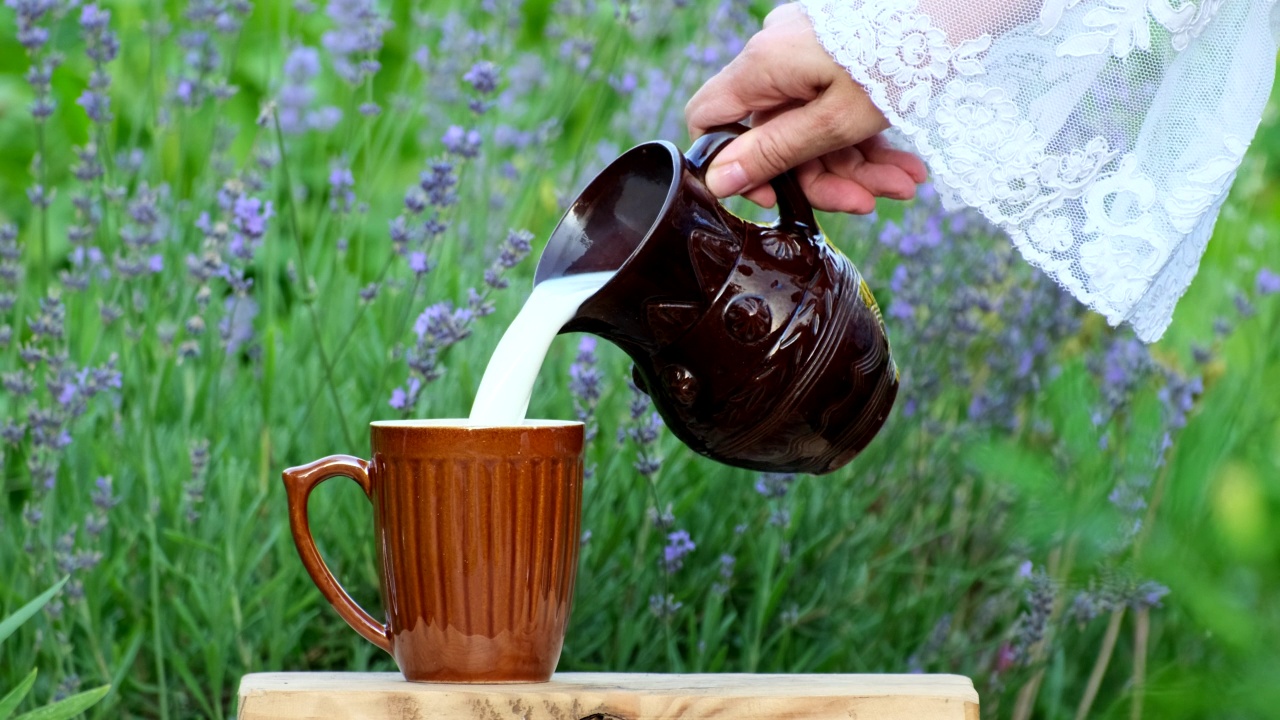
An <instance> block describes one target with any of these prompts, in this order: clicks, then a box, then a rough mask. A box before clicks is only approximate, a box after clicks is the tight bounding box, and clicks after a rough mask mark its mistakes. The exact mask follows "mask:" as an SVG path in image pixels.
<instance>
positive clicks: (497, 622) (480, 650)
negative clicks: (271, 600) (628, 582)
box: [284, 420, 583, 683]
mask: <svg viewBox="0 0 1280 720" xmlns="http://www.w3.org/2000/svg"><path fill="white" fill-rule="evenodd" d="M370 434H371V436H372V446H373V460H372V462H367V461H365V460H361V459H359V458H355V457H352V456H350V455H332V456H329V457H326V458H323V459H320V460H317V461H315V462H313V463H311V464H309V465H302V466H300V467H295V468H289V469H288V470H285V471H284V484H285V488H286V489H287V490H288V495H289V523H290V526H291V528H292V530H293V540H294V542H295V543H296V544H297V546H298V553H299V554H300V555H301V556H302V563H303V565H305V566H306V568H307V572H308V573H310V574H311V579H312V580H314V581H315V583H316V586H317V587H319V588H320V592H322V593H323V594H324V596H325V598H326V599H327V600H328V601H329V603H330V604H331V605H333V607H334V609H335V610H337V611H338V614H339V615H341V616H342V618H343V619H344V620H346V621H347V623H348V624H350V625H351V627H352V628H354V629H355V630H356V632H358V633H360V634H361V635H363V636H364V637H365V638H366V639H367V640H369V641H370V642H372V643H373V644H374V645H377V646H378V647H380V648H382V649H383V650H386V651H387V652H388V653H390V654H391V655H392V657H394V658H395V660H396V664H397V665H398V666H399V667H400V671H401V672H402V673H404V676H405V678H406V679H408V680H412V681H417V682H477V683H504V682H545V681H547V680H549V679H550V678H551V674H552V672H554V671H555V667H556V663H557V662H558V661H559V659H560V649H561V646H562V645H563V642H564V633H565V627H566V625H567V624H568V621H569V607H570V603H571V601H572V599H573V583H574V578H575V576H576V574H577V567H578V546H579V534H580V528H581V510H582V438H583V435H582V424H581V423H577V422H558V421H546V420H529V421H526V422H525V423H524V424H523V425H519V426H505V427H494V426H476V425H472V424H470V423H468V421H466V420H412V421H400V422H394V421H391V422H375V423H372V425H371V429H370ZM338 476H341V477H349V478H351V479H352V480H355V481H356V482H357V483H359V484H360V487H361V488H362V489H363V490H364V493H365V495H367V496H368V497H369V500H370V501H371V502H372V503H373V520H374V534H375V536H376V538H375V539H376V543H377V553H378V561H379V566H380V570H381V576H380V580H381V586H382V587H381V590H382V604H383V607H384V608H385V612H386V623H385V624H383V623H381V622H378V621H377V620H375V619H374V618H373V616H371V615H370V614H369V613H368V612H366V611H365V610H364V609H362V608H361V607H360V606H359V605H357V604H356V603H355V601H354V600H352V599H351V596H349V595H348V594H347V593H346V591H345V590H343V589H342V586H341V585H339V584H338V581H337V580H336V579H335V578H334V576H333V573H331V572H330V571H329V568H328V567H326V566H325V563H324V560H322V559H321V558H320V554H319V552H317V550H316V544H315V540H314V539H313V538H312V536H311V527H310V523H309V521H308V518H307V498H308V497H309V496H310V495H311V491H312V490H313V489H315V487H316V486H317V485H319V484H320V483H322V482H324V481H325V480H327V479H329V478H331V477H338Z"/></svg>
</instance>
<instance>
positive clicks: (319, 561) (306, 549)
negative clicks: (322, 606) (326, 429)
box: [284, 455, 391, 653]
mask: <svg viewBox="0 0 1280 720" xmlns="http://www.w3.org/2000/svg"><path fill="white" fill-rule="evenodd" d="M339 476H341V477H348V478H351V479H352V480H355V481H356V482H357V483H359V485H360V488H361V489H362V490H364V494H365V497H369V498H371V497H372V486H371V485H370V483H369V463H368V461H365V460H361V459H360V458H357V457H352V456H350V455H330V456H329V457H326V458H321V459H319V460H316V461H315V462H313V463H309V464H307V465H299V466H298V467H292V468H289V469H288V470H285V471H284V487H285V490H286V491H287V492H288V496H289V528H290V529H291V530H292V531H293V542H294V544H295V545H297V546H298V554H299V555H301V556H302V564H303V566H305V567H306V568H307V573H308V574H309V575H311V580H312V581H313V582H315V584H316V587H318V588H320V592H321V593H322V594H323V595H324V597H325V599H326V600H328V601H329V604H330V605H332V606H333V609H334V610H337V611H338V614H339V615H341V616H342V619H343V620H346V621H347V624H348V625H350V626H351V628H352V629H353V630H355V631H356V632H358V633H360V634H361V635H362V636H364V639H366V640H368V641H369V642H371V643H373V644H374V645H377V646H378V647H380V648H382V649H383V650H386V651H387V652H388V653H390V652H391V635H390V633H389V632H388V631H387V626H386V625H383V624H382V623H380V622H378V621H377V620H374V619H373V616H372V615H370V614H369V613H367V612H365V610H364V608H362V607H360V606H359V605H357V604H356V601H355V600H352V599H351V596H350V595H348V594H347V591H346V590H343V589H342V585H340V584H339V583H338V580H337V578H335V577H334V576H333V572H331V571H330V570H329V566H328V565H325V562H324V559H323V558H321V557H320V552H319V551H318V550H317V549H316V541H315V538H313V537H311V520H310V518H309V516H308V515H307V499H308V498H310V497H311V491H312V490H314V489H315V488H316V486H317V485H319V484H320V483H322V482H324V481H325V480H328V479H329V478H331V477H339Z"/></svg>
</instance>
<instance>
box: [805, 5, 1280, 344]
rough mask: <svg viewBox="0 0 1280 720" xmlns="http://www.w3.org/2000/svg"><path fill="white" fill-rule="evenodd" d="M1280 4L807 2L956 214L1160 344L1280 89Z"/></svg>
mask: <svg viewBox="0 0 1280 720" xmlns="http://www.w3.org/2000/svg"><path fill="white" fill-rule="evenodd" d="M1273 3H1274V0H1195V1H1194V2H1193V1H1192V0H1182V1H1181V2H1179V0H975V2H973V3H967V2H947V1H945V0H943V1H939V0H933V2H929V0H924V2H920V1H919V0H802V4H803V5H804V7H805V9H806V11H807V12H808V13H809V17H810V18H811V19H812V20H813V24H814V27H815V29H816V31H817V34H818V38H819V39H820V40H821V41H822V44H823V46H825V47H826V49H827V51H828V52H830V53H831V54H832V56H834V57H835V58H836V60H837V61H839V62H840V64H841V65H843V66H844V67H846V68H847V69H848V70H849V72H850V73H851V74H852V75H853V77H854V79H855V80H857V81H858V82H859V83H861V84H862V85H863V86H865V87H866V89H867V90H868V92H869V93H870V94H871V97H872V99H873V100H874V101H875V103H876V105H877V106H879V107H880V109H881V110H882V111H883V112H884V113H885V115H886V116H887V117H888V118H889V120H890V122H891V123H892V125H893V126H894V127H895V128H896V129H897V130H898V131H899V132H901V133H902V134H903V135H905V136H906V138H907V139H908V140H909V142H910V144H911V145H913V146H914V149H915V150H916V152H918V153H919V154H920V156H921V157H922V158H923V159H924V160H925V162H926V163H927V164H928V165H929V168H930V171H931V174H932V176H933V180H934V182H935V183H936V185H937V186H938V190H939V192H940V193H942V195H943V197H944V198H947V199H948V201H949V202H950V203H951V204H952V206H953V207H956V206H958V205H959V204H960V203H963V204H965V205H969V206H972V207H975V208H977V209H979V210H980V211H981V212H982V213H983V214H984V215H985V216H986V217H987V218H988V219H990V220H991V221H992V222H994V223H996V224H997V225H999V226H1000V227H1001V228H1003V229H1004V230H1005V231H1007V232H1008V233H1009V235H1010V236H1011V237H1012V239H1013V242H1014V244H1015V245H1016V246H1017V247H1018V249H1019V250H1020V251H1021V252H1022V254H1023V257H1025V258H1026V259H1027V260H1028V261H1029V262H1030V263H1031V264H1032V265H1035V266H1036V267H1039V268H1041V269H1042V270H1044V271H1045V272H1047V273H1048V274H1049V275H1050V276H1052V277H1053V278H1054V279H1055V280H1056V281H1057V282H1058V283H1060V284H1061V285H1063V286H1064V287H1066V288H1067V289H1068V290H1069V291H1070V292H1071V293H1072V294H1073V295H1075V296H1076V297H1077V298H1079V299H1080V301H1081V302H1083V303H1085V304H1086V305H1088V306H1089V307H1091V308H1093V309H1094V310H1097V311H1098V312H1100V313H1102V314H1103V315H1105V316H1106V318H1107V320H1108V322H1110V323H1111V324H1112V325H1117V324H1119V323H1121V322H1126V321H1127V322H1129V323H1131V324H1132V325H1133V327H1134V330H1135V331H1136V333H1137V335H1138V337H1139V338H1141V339H1142V340H1144V341H1147V342H1152V341H1154V340H1156V339H1158V338H1159V337H1160V336H1161V335H1162V334H1163V333H1164V330H1165V328H1166V327H1168V325H1169V321H1170V320H1171V318H1172V316H1173V308H1174V305H1175V304H1176V303H1177V301H1178V298H1180V297H1181V296H1182V294H1183V292H1185V291H1186V288H1187V286H1188V285H1189V284H1190V282H1191V278H1192V277H1193V276H1194V275H1195V273H1196V270H1197V268H1198V267H1199V264H1200V257H1201V255H1202V254H1203V253H1204V248H1205V244H1206V243H1207V242H1208V240H1209V236H1210V234H1211V233H1212V230H1213V224H1214V221H1215V220H1216V218H1217V215H1218V210H1219V209H1220V208H1221V206H1222V202H1223V200H1224V199H1225V198H1226V195H1227V191H1228V190H1229V189H1230V187H1231V183H1232V180H1234V178H1235V173H1236V169H1237V167H1238V166H1239V164H1240V160H1241V158H1242V157H1243V155H1244V152H1245V149H1246V148H1247V147H1248V145H1249V143H1250V141H1251V140H1252V139H1253V135H1254V131H1255V130H1256V128H1257V125H1258V120H1259V118H1260V117H1261V115H1262V111H1263V107H1264V106H1265V105H1266V102H1267V98H1268V96H1269V95H1270V93H1271V84H1272V80H1273V75H1274V72H1275V61H1276V41H1275V35H1274V34H1273V31H1272V23H1273V19H1272V5H1273ZM984 4H985V5H986V6H987V7H986V9H987V10H989V11H990V12H989V13H987V14H988V15H990V16H991V17H992V19H991V20H990V21H988V22H986V23H985V24H980V25H981V26H980V27H977V28H976V29H975V28H974V25H975V23H974V20H973V18H974V16H975V15H978V16H981V15H982V13H981V12H980V10H982V9H983V5H984ZM935 5H936V6H939V7H938V8H937V9H933V8H934V6H935Z"/></svg>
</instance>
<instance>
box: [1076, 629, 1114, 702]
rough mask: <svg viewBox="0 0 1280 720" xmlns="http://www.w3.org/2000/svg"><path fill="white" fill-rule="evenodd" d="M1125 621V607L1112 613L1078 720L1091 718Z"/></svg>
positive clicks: (1086, 688) (1086, 687) (1090, 675)
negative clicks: (1099, 689)
mask: <svg viewBox="0 0 1280 720" xmlns="http://www.w3.org/2000/svg"><path fill="white" fill-rule="evenodd" d="M1122 620H1124V606H1123V605H1121V606H1120V607H1118V608H1116V609H1115V610H1112V611H1111V620H1110V621H1108V622H1107V632H1106V634H1105V635H1103V636H1102V647H1100V648H1098V658H1097V660H1094V662H1093V672H1091V673H1089V684H1088V685H1086V686H1085V689H1084V696H1083V697H1081V698H1080V705H1079V707H1077V708H1076V720H1085V718H1087V717H1089V710H1090V709H1091V708H1092V707H1093V701H1094V699H1095V698H1097V697H1098V688H1099V687H1101V686H1102V677H1103V676H1104V675H1106V674H1107V665H1108V664H1110V662H1111V655H1112V653H1114V652H1115V649H1116V638H1118V637H1120V622H1121V621H1122Z"/></svg>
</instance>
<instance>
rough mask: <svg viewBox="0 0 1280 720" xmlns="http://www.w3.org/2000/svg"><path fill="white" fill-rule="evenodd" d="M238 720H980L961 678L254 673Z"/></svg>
mask: <svg viewBox="0 0 1280 720" xmlns="http://www.w3.org/2000/svg"><path fill="white" fill-rule="evenodd" d="M239 718H240V720H304V719H306V720H311V719H313V718H351V719H353V720H355V719H360V720H363V719H368V720H437V719H439V720H446V719H447V720H472V719H474V720H677V719H680V720H712V719H713V718H714V719H717V720H799V719H803V720H978V693H977V692H976V691H975V690H974V689H973V683H972V682H970V680H969V678H967V677H963V676H960V675H729V674H708V675H662V674H624V673H560V674H557V675H556V676H555V677H553V678H552V679H551V682H548V683H537V684H513V685H459V684H425V683H409V682H405V680H404V679H403V678H402V677H401V675H400V674H399V673H259V674H254V675H246V676H245V677H244V678H243V679H242V680H241V683H240V714H239Z"/></svg>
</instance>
